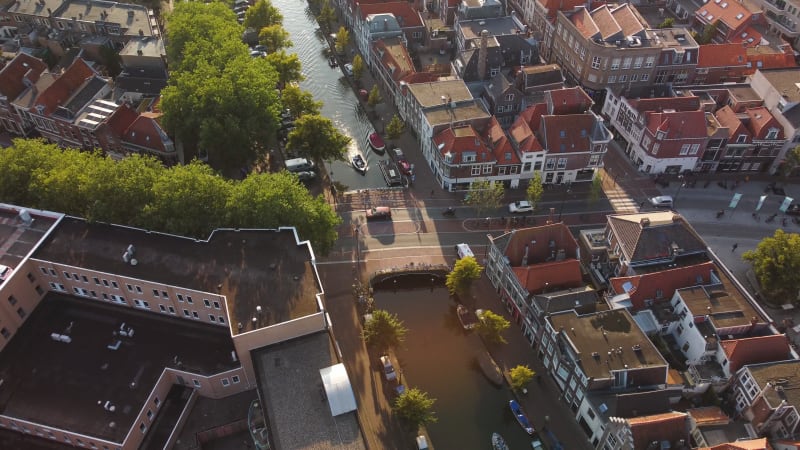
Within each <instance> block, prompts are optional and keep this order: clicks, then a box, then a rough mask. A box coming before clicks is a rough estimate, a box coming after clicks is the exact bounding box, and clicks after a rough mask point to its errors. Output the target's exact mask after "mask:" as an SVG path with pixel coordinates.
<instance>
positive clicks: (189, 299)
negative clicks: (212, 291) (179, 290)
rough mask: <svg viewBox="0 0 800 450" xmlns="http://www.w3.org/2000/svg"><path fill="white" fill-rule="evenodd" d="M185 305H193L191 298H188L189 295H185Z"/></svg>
mask: <svg viewBox="0 0 800 450" xmlns="http://www.w3.org/2000/svg"><path fill="white" fill-rule="evenodd" d="M186 303H188V304H190V305H191V304H193V303H194V302H193V301H192V297H191V296H189V295H187V296H186Z"/></svg>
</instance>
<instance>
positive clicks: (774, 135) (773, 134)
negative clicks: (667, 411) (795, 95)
mask: <svg viewBox="0 0 800 450" xmlns="http://www.w3.org/2000/svg"><path fill="white" fill-rule="evenodd" d="M767 139H778V129H777V128H770V129H769V131H768V132H767ZM28 275H29V277H28V279H30V277H31V276H32V275H31V274H28ZM31 281H33V280H31Z"/></svg>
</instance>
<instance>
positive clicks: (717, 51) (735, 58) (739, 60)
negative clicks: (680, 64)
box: [697, 43, 747, 69]
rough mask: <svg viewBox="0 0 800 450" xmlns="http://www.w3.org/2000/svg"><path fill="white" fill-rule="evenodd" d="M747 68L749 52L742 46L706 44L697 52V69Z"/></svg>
mask: <svg viewBox="0 0 800 450" xmlns="http://www.w3.org/2000/svg"><path fill="white" fill-rule="evenodd" d="M740 66H741V67H747V50H746V49H745V48H744V47H743V46H742V45H741V44H730V43H726V44H706V45H701V46H700V48H699V50H698V52H697V68H698V69H709V68H713V67H740Z"/></svg>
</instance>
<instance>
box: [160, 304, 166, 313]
mask: <svg viewBox="0 0 800 450" xmlns="http://www.w3.org/2000/svg"><path fill="white" fill-rule="evenodd" d="M158 309H160V310H161V312H162V313H165V312H167V307H166V306H164V305H158Z"/></svg>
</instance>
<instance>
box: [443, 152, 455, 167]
mask: <svg viewBox="0 0 800 450" xmlns="http://www.w3.org/2000/svg"><path fill="white" fill-rule="evenodd" d="M444 162H446V163H448V164H450V163H452V162H453V154H452V153H450V152H447V153H445V154H444Z"/></svg>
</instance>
